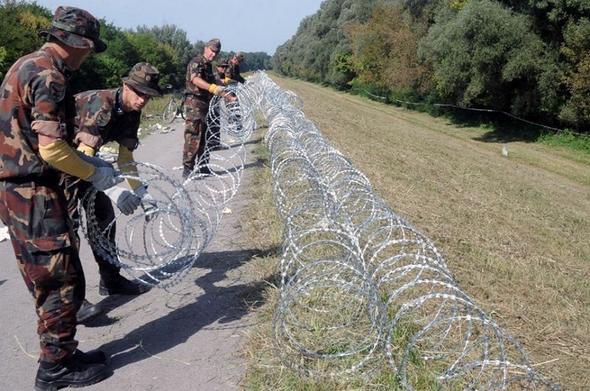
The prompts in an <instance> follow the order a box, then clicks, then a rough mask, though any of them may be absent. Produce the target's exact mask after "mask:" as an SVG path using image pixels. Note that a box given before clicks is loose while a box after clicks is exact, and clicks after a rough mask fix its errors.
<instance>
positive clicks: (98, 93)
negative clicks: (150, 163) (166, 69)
mask: <svg viewBox="0 0 590 391" xmlns="http://www.w3.org/2000/svg"><path fill="white" fill-rule="evenodd" d="M159 79H160V72H159V71H158V70H157V69H156V68H155V67H154V66H152V65H150V64H148V63H145V62H141V63H138V64H136V65H135V66H134V67H133V68H132V69H131V71H130V72H129V76H128V77H126V78H123V86H122V87H120V88H114V89H108V90H94V91H86V92H82V93H80V94H77V95H76V97H75V98H76V113H77V114H76V120H75V125H76V134H75V139H74V142H75V144H77V146H78V150H79V151H81V152H83V153H85V154H87V155H89V156H94V155H95V153H96V151H98V150H99V149H100V147H101V146H102V145H103V144H105V143H108V142H111V141H115V142H116V143H117V144H119V154H118V159H117V164H118V166H119V168H120V169H121V170H122V171H124V172H125V173H126V174H129V175H134V176H137V170H136V169H135V166H134V164H133V163H134V158H133V151H134V150H135V149H136V148H137V146H138V145H139V138H138V134H137V132H138V129H139V123H140V117H141V110H142V109H143V108H144V106H145V105H146V104H147V102H148V101H149V99H150V97H152V96H161V95H162V94H161V90H160V87H159V85H158V81H159ZM66 181H67V182H68V186H67V189H68V194H67V196H68V202H69V205H68V209H69V210H70V214H71V216H72V218H73V220H74V222H78V220H79V218H78V217H79V216H78V209H77V206H78V200H80V198H81V197H82V196H83V195H84V193H86V191H87V190H88V189H89V187H90V184H88V183H87V182H80V181H78V180H76V178H72V177H70V176H68V177H67V178H66ZM127 182H128V184H129V186H130V187H131V188H132V189H133V193H134V194H135V197H132V198H127V199H121V198H119V194H128V193H125V192H123V191H122V190H121V188H120V187H112V188H110V189H108V190H107V191H105V192H97V194H96V198H95V205H94V210H95V213H96V216H95V217H96V219H97V221H98V224H99V226H100V227H101V228H103V229H106V228H107V227H108V228H109V231H108V232H109V238H110V240H111V241H112V242H114V238H115V230H116V227H115V225H114V224H111V222H112V220H113V219H114V216H115V215H114V211H113V206H112V204H111V200H112V201H113V202H114V203H115V205H117V207H118V208H119V209H120V210H121V211H122V212H123V213H124V214H131V213H133V211H134V210H135V209H136V207H137V206H138V205H139V203H140V201H141V203H142V206H143V209H144V210H145V211H146V212H149V211H155V209H156V205H155V200H154V199H153V198H152V197H151V196H150V194H149V193H148V192H147V188H146V187H145V186H144V185H142V183H141V182H138V181H134V180H128V181H127ZM148 216H149V213H148ZM92 252H93V254H94V259H95V260H96V262H97V263H98V267H99V272H100V283H99V293H100V294H101V295H103V296H106V295H113V294H122V295H139V294H142V293H144V292H146V291H147V287H146V286H144V285H141V284H137V283H134V282H132V281H129V280H127V279H126V278H125V277H123V276H121V274H120V273H119V272H120V270H121V268H120V267H117V266H115V265H113V264H112V263H111V262H109V261H108V260H107V259H105V258H104V256H103V255H102V254H101V253H100V252H99V251H97V250H96V249H94V248H93V249H92ZM100 312H101V310H100V308H99V307H98V306H95V305H92V304H90V303H89V302H88V301H85V302H84V304H83V305H82V307H81V308H80V310H79V311H78V322H80V323H83V322H84V321H87V320H89V319H90V318H92V317H94V316H96V315H98V314H100Z"/></svg>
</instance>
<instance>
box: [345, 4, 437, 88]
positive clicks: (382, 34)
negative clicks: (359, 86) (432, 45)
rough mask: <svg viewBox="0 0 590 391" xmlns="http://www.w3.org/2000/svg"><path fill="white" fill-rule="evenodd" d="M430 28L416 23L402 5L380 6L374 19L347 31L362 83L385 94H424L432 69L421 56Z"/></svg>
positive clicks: (422, 23)
mask: <svg viewBox="0 0 590 391" xmlns="http://www.w3.org/2000/svg"><path fill="white" fill-rule="evenodd" d="M426 28H427V26H426V24H425V23H424V22H421V21H419V20H416V21H414V22H413V21H412V18H411V16H410V15H409V14H407V13H406V12H405V11H404V9H403V8H402V7H401V6H400V5H391V4H380V5H378V6H376V7H375V8H374V9H373V14H372V16H371V18H370V19H369V20H368V21H367V22H366V23H363V24H360V23H359V24H354V25H351V26H350V27H349V28H348V29H347V33H348V36H349V38H350V41H351V46H352V53H353V55H352V56H351V61H352V64H353V67H354V71H355V72H356V73H357V74H358V81H360V82H361V83H363V84H367V85H371V86H374V87H377V88H378V89H379V90H382V91H388V90H389V91H399V90H411V89H415V90H417V91H424V90H425V89H426V88H427V87H428V83H427V80H428V79H429V78H428V76H427V72H428V71H429V69H428V67H427V66H426V65H425V64H424V63H423V62H422V61H420V59H419V58H418V54H417V51H418V50H417V49H418V43H419V41H420V39H421V38H422V37H423V36H424V35H425V34H426Z"/></svg>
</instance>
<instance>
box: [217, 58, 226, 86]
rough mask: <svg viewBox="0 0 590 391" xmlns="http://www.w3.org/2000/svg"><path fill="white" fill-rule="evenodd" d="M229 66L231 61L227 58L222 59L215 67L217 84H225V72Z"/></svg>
mask: <svg viewBox="0 0 590 391" xmlns="http://www.w3.org/2000/svg"><path fill="white" fill-rule="evenodd" d="M228 66H229V61H228V60H227V59H226V58H221V59H219V61H218V62H217V65H216V66H215V70H216V71H217V75H216V77H217V83H218V84H219V85H222V84H225V70H226V69H227V67H228Z"/></svg>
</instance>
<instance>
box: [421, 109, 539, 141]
mask: <svg viewBox="0 0 590 391" xmlns="http://www.w3.org/2000/svg"><path fill="white" fill-rule="evenodd" d="M432 114H433V115H437V114H438V115H439V116H444V117H445V118H447V119H449V121H451V123H452V124H453V125H454V126H456V127H457V128H481V129H483V130H485V133H483V134H481V135H479V136H476V137H473V140H475V141H481V142H484V143H510V142H515V141H520V142H528V143H532V142H535V141H537V139H538V138H539V137H540V136H541V135H542V134H543V128H541V127H539V126H533V125H530V124H527V123H525V122H522V121H518V120H515V119H513V118H510V117H507V116H506V115H504V114H501V113H484V112H471V111H467V110H461V109H454V108H444V109H443V108H436V110H434V113H432Z"/></svg>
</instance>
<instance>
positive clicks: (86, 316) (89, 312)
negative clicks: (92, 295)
mask: <svg viewBox="0 0 590 391" xmlns="http://www.w3.org/2000/svg"><path fill="white" fill-rule="evenodd" d="M100 314H102V308H100V307H99V306H98V305H97V304H92V303H91V302H89V301H88V300H84V301H83V302H82V305H81V306H80V309H79V310H78V312H77V313H76V320H77V321H78V323H79V324H83V323H85V322H87V321H89V320H90V319H92V318H94V317H96V316H98V315H100Z"/></svg>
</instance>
